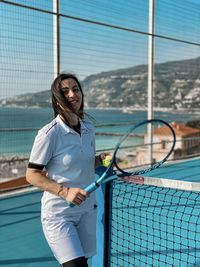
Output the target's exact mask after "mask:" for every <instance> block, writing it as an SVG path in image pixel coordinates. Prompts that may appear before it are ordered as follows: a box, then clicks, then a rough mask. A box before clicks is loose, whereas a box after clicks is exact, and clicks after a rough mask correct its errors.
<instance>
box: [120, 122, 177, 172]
mask: <svg viewBox="0 0 200 267" xmlns="http://www.w3.org/2000/svg"><path fill="white" fill-rule="evenodd" d="M134 131H136V132H137V134H135V133H133V132H134ZM133 132H132V131H130V132H129V133H128V134H127V135H126V136H125V137H124V138H123V140H122V141H121V143H120V145H119V146H118V150H117V153H116V162H115V165H116V169H117V170H118V171H120V172H122V173H123V174H124V175H125V174H128V173H129V174H131V173H132V172H135V171H136V170H137V171H138V172H139V171H140V170H142V169H144V168H146V169H148V168H149V167H151V166H153V165H155V164H158V163H163V161H165V160H167V159H168V158H170V154H171V152H172V150H173V148H174V144H175V134H174V132H173V129H172V128H171V127H170V125H168V124H167V123H162V121H159V120H158V121H153V122H152V121H150V122H147V123H145V124H144V125H143V124H142V125H140V126H139V127H137V128H135V129H133ZM171 156H172V155H171Z"/></svg>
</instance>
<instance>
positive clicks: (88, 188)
mask: <svg viewBox="0 0 200 267" xmlns="http://www.w3.org/2000/svg"><path fill="white" fill-rule="evenodd" d="M98 187H99V184H98V183H96V182H94V183H92V184H90V185H88V186H87V187H86V188H85V189H84V190H85V191H86V192H87V193H91V192H93V191H94V190H95V189H97V188H98ZM67 203H68V205H69V207H70V208H73V207H75V206H76V205H75V204H73V203H72V202H70V201H67Z"/></svg>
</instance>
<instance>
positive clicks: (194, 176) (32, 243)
mask: <svg viewBox="0 0 200 267" xmlns="http://www.w3.org/2000/svg"><path fill="white" fill-rule="evenodd" d="M150 175H151V176H153V177H162V178H168V179H178V180H187V181H194V182H200V159H195V160H188V161H183V162H180V163H177V164H170V165H167V166H166V167H164V168H159V169H157V170H154V171H153V172H151V174H150ZM41 194H42V193H41V192H40V191H37V190H35V191H31V192H23V193H20V194H17V195H12V196H3V197H2V196H1V198H0V215H1V217H0V231H1V232H0V236H1V242H0V266H2V267H17V266H18V267H25V266H26V267H29V266H30V267H33V266H35V267H36V266H37V267H56V266H59V264H58V263H57V262H56V260H55V259H54V257H53V255H52V253H51V251H50V249H49V247H48V245H47V243H46V241H45V239H44V236H43V233H42V228H41V223H40V199H41ZM97 199H98V203H99V215H98V226H97V239H98V240H97V256H95V257H94V258H93V260H92V263H90V266H93V267H102V266H103V244H104V243H103V223H102V215H103V204H104V203H103V193H102V191H101V189H98V190H97ZM106 242H107V240H106ZM112 266H116V267H118V266H117V265H112ZM119 266H120V265H119ZM127 266H128V265H127ZM138 266H140V265H138ZM143 266H145V265H143ZM155 266H157V265H155ZM123 267H125V266H123ZM141 267H142V265H141ZM177 267H178V266H177Z"/></svg>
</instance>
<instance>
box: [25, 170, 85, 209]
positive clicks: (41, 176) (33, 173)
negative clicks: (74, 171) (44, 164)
mask: <svg viewBox="0 0 200 267" xmlns="http://www.w3.org/2000/svg"><path fill="white" fill-rule="evenodd" d="M26 180H27V181H28V182H29V183H30V184H32V185H34V186H36V187H38V188H40V189H42V190H44V191H47V192H49V193H51V194H54V195H56V196H60V197H62V198H63V199H65V200H67V201H70V202H72V203H73V204H75V205H80V204H81V203H82V202H83V201H84V200H85V199H86V198H87V197H88V196H89V194H88V193H87V192H86V191H85V190H83V189H81V188H67V187H64V186H63V185H62V184H59V183H57V182H56V181H53V180H51V179H49V178H48V177H47V176H46V175H45V173H44V172H43V171H42V170H37V169H31V168H27V171H26Z"/></svg>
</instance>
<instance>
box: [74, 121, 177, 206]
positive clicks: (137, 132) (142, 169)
mask: <svg viewBox="0 0 200 267" xmlns="http://www.w3.org/2000/svg"><path fill="white" fill-rule="evenodd" d="M175 143H176V135H175V132H174V130H173V125H170V124H168V123H167V122H165V121H163V120H160V119H152V120H145V121H142V122H140V123H138V124H137V125H135V126H133V127H131V128H130V129H129V130H128V132H127V133H126V134H125V135H123V136H122V137H121V138H120V139H119V141H118V143H117V145H116V148H115V151H114V153H113V155H112V159H111V160H110V163H109V164H108V166H107V168H105V167H104V168H103V170H104V172H103V174H102V175H101V176H100V177H99V178H98V179H97V180H96V181H95V182H93V183H92V184H90V185H89V186H87V187H86V188H85V189H84V190H85V191H86V192H88V193H91V192H93V191H95V190H96V189H97V188H98V187H99V186H100V185H102V184H103V183H106V182H108V181H111V180H113V179H120V178H121V179H123V180H124V181H125V180H126V179H127V177H131V176H132V177H133V176H138V175H142V174H145V173H147V172H150V171H152V170H154V169H156V168H159V167H160V166H161V165H162V164H163V163H164V162H166V161H167V160H168V159H170V156H171V157H172V153H173V150H174V147H175ZM125 177H126V178H125ZM70 206H71V207H73V206H74V204H73V203H70Z"/></svg>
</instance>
